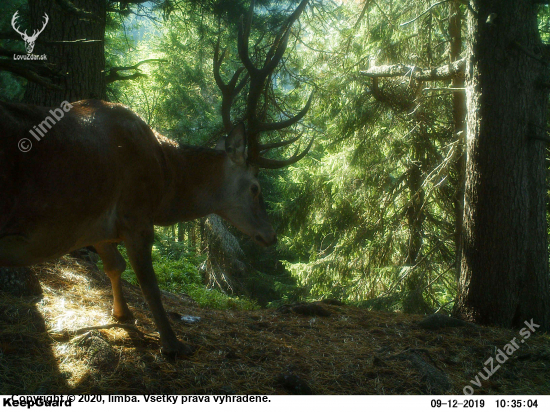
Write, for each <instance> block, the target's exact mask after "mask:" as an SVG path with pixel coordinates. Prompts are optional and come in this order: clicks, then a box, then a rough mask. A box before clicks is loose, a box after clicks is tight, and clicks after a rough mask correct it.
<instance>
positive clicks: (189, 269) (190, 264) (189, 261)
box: [99, 230, 258, 310]
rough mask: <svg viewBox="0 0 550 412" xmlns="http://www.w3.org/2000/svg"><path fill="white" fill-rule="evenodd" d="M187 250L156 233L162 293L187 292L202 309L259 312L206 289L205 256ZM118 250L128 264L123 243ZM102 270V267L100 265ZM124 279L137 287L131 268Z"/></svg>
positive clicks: (155, 264)
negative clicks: (203, 279)
mask: <svg viewBox="0 0 550 412" xmlns="http://www.w3.org/2000/svg"><path fill="white" fill-rule="evenodd" d="M186 249H187V248H186V247H185V246H184V245H183V244H181V243H178V242H174V241H173V239H170V238H169V237H167V236H166V235H165V234H163V233H162V230H157V231H156V234H155V243H154V245H153V251H152V258H153V268H154V269H155V273H156V275H157V280H158V285H159V287H160V288H161V289H162V290H166V291H168V292H172V293H176V294H178V293H185V294H187V295H189V296H190V297H191V298H192V299H193V300H195V301H196V302H197V303H198V304H199V305H200V306H202V307H209V308H212V309H240V310H247V309H256V308H258V305H257V304H256V303H255V302H254V301H251V300H249V299H245V298H241V297H233V296H228V295H226V294H224V293H222V292H220V291H219V290H214V289H206V288H205V287H204V284H203V281H202V277H201V275H200V274H199V270H198V267H199V266H200V264H201V263H202V262H203V261H204V258H205V257H204V256H201V255H196V254H194V253H189V252H188V251H187V250H186ZM118 250H119V251H120V253H121V254H122V256H123V257H124V259H125V260H126V262H129V259H128V255H127V253H126V248H125V247H124V244H121V245H119V246H118ZM99 266H100V268H101V269H102V266H101V265H99ZM122 278H123V279H124V280H126V281H128V282H130V283H131V284H133V285H138V281H137V278H136V275H135V273H134V271H133V270H132V268H131V267H130V265H128V266H127V268H126V270H125V271H124V272H123V273H122Z"/></svg>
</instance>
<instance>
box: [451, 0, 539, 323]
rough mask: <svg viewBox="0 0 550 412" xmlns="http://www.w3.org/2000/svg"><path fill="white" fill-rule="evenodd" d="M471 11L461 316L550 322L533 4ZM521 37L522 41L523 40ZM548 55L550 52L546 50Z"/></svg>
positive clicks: (489, 1) (503, 2)
mask: <svg viewBox="0 0 550 412" xmlns="http://www.w3.org/2000/svg"><path fill="white" fill-rule="evenodd" d="M470 4H471V6H472V8H473V10H475V11H476V13H471V12H469V13H468V31H469V36H468V38H469V40H468V56H469V57H468V61H467V64H466V95H467V105H468V117H467V160H466V162H467V163H466V184H465V205H464V223H463V235H462V253H461V277H460V282H459V291H458V296H457V303H456V305H455V308H454V314H455V315H456V316H458V317H461V318H464V319H467V320H473V321H476V322H478V323H481V324H492V325H500V326H504V327H514V328H519V327H520V326H521V325H523V322H524V321H529V320H530V319H533V320H534V322H535V323H536V324H539V325H542V328H543V329H546V330H548V329H549V326H550V293H549V277H548V249H547V236H548V234H547V229H546V216H545V205H546V169H545V143H543V142H542V141H541V140H538V139H537V136H538V135H540V134H543V130H544V129H545V126H546V112H547V102H548V93H547V90H545V89H544V88H541V87H539V82H540V80H542V79H544V78H546V77H547V74H548V73H547V72H548V66H547V65H545V64H542V63H541V59H539V58H534V57H537V56H539V55H541V50H542V43H541V40H540V37H539V34H538V31H537V7H536V5H535V4H534V2H530V1H516V0H474V1H471V2H470ZM517 45H520V46H521V47H518V46H517ZM541 58H542V55H541Z"/></svg>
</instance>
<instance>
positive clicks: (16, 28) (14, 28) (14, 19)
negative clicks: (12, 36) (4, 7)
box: [11, 10, 29, 39]
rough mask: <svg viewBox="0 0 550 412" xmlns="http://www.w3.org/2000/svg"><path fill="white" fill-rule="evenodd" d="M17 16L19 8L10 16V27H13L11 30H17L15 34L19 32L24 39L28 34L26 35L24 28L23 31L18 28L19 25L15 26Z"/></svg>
mask: <svg viewBox="0 0 550 412" xmlns="http://www.w3.org/2000/svg"><path fill="white" fill-rule="evenodd" d="M18 18H19V10H18V11H16V12H15V13H14V15H13V17H12V18H11V27H13V30H15V31H16V32H17V34H19V35H20V36H21V37H23V39H26V38H28V37H29V36H28V35H27V30H25V31H24V32H23V33H22V32H21V31H20V30H19V27H15V25H16V24H17V19H18Z"/></svg>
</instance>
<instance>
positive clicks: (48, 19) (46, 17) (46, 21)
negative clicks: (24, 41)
mask: <svg viewBox="0 0 550 412" xmlns="http://www.w3.org/2000/svg"><path fill="white" fill-rule="evenodd" d="M43 19H44V24H42V28H41V29H40V30H34V32H33V34H32V36H31V39H33V40H36V38H37V37H38V35H39V34H40V33H42V32H43V31H44V29H45V28H46V25H47V24H48V22H49V21H50V18H49V17H48V15H47V14H46V13H44V16H43Z"/></svg>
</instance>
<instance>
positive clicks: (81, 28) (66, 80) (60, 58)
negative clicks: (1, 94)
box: [24, 0, 106, 106]
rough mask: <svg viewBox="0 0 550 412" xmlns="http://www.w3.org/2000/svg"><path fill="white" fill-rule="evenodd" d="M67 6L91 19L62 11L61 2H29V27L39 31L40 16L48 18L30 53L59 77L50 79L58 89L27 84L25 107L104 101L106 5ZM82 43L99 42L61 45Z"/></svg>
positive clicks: (80, 2) (78, 1)
mask: <svg viewBox="0 0 550 412" xmlns="http://www.w3.org/2000/svg"><path fill="white" fill-rule="evenodd" d="M71 3H72V4H73V5H74V6H75V7H77V8H78V9H79V10H82V11H85V12H89V13H91V14H92V15H93V16H94V17H95V18H94V19H84V18H83V17H82V16H80V15H79V14H78V13H74V12H73V11H71V10H70V9H67V8H64V7H62V5H63V4H64V3H63V2H57V1H51V0H29V8H30V14H31V22H30V25H31V26H32V27H40V24H41V22H42V21H43V20H42V19H43V16H44V13H47V14H48V16H49V18H50V20H49V22H48V25H47V26H46V28H45V29H44V31H43V32H42V34H40V40H41V42H37V43H36V46H35V50H34V53H35V54H46V56H47V58H48V60H47V61H48V64H50V65H51V67H52V69H53V70H54V71H55V72H58V73H61V74H62V75H61V76H59V77H57V78H54V79H53V83H54V84H56V85H58V86H61V89H51V88H50V89H47V88H46V87H44V85H42V84H37V83H31V82H29V84H28V86H27V89H26V91H25V98H24V100H25V102H27V103H32V104H39V105H44V106H59V105H60V104H61V102H63V101H64V100H68V101H69V102H73V101H77V100H82V99H90V98H91V99H103V100H105V99H106V85H105V52H104V38H105V17H106V2H105V1H96V0H73V1H72V2H71ZM31 32H32V29H31ZM82 39H87V40H100V41H96V42H76V43H61V42H63V41H69V42H74V41H75V40H82Z"/></svg>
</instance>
